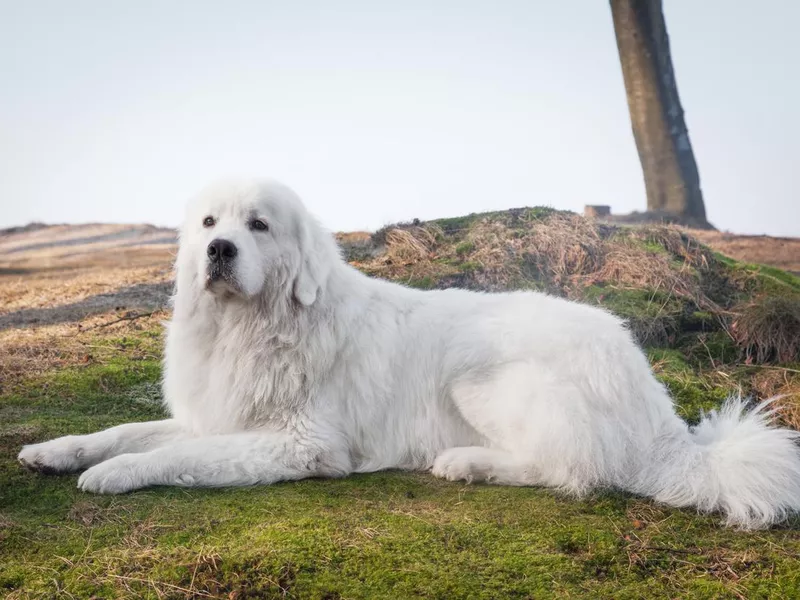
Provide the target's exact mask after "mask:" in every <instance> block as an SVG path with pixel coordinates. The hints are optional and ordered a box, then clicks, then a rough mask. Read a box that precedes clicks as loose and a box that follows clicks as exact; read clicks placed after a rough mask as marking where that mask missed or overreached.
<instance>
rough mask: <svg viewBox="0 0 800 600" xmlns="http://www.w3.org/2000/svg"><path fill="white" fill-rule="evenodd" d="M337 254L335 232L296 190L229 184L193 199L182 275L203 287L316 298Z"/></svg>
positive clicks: (235, 293)
mask: <svg viewBox="0 0 800 600" xmlns="http://www.w3.org/2000/svg"><path fill="white" fill-rule="evenodd" d="M337 258H338V248H337V246H336V243H335V241H334V240H333V237H332V236H331V235H330V234H329V233H327V232H325V231H324V230H322V228H321V227H320V226H319V225H318V224H317V223H316V221H315V220H314V219H313V218H312V217H311V216H310V215H309V214H308V212H307V211H306V209H305V207H304V206H303V204H302V202H301V201H300V199H299V197H298V196H297V194H295V193H294V192H293V191H292V190H291V189H289V188H288V187H286V186H284V185H282V184H280V183H278V182H275V181H269V180H267V181H258V182H225V183H218V184H215V185H213V186H211V187H209V188H207V189H206V190H205V191H203V192H202V193H201V194H199V195H198V196H197V197H196V198H195V199H194V200H192V201H191V202H190V204H189V207H188V210H187V213H186V220H185V222H184V224H183V226H182V228H181V234H180V250H179V253H178V262H177V265H178V272H179V281H178V285H179V293H180V286H181V278H182V277H181V276H182V275H183V278H184V279H186V280H187V281H190V282H191V283H192V284H193V285H194V287H196V288H202V290H203V291H204V293H209V294H214V295H216V296H218V297H220V298H239V299H245V300H246V299H252V298H255V297H257V296H259V295H261V294H264V293H266V292H269V293H271V294H272V295H275V294H281V293H283V294H285V295H286V296H287V297H293V298H294V299H295V300H296V301H297V302H299V303H300V304H303V305H305V306H310V305H311V304H313V303H314V302H315V301H316V299H317V297H318V295H319V292H320V289H321V288H322V287H323V286H324V285H325V282H326V280H327V278H328V276H329V274H330V271H331V269H332V267H333V265H334V264H335V261H336V260H337Z"/></svg>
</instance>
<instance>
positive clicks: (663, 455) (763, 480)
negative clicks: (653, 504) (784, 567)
mask: <svg viewBox="0 0 800 600" xmlns="http://www.w3.org/2000/svg"><path fill="white" fill-rule="evenodd" d="M774 400H775V399H773V400H770V401H767V402H763V403H761V404H760V405H759V406H758V407H757V408H755V409H754V410H751V411H747V410H746V407H745V402H744V401H743V400H742V399H741V398H729V399H728V400H727V401H726V402H725V404H724V405H723V406H722V408H721V409H720V410H719V411H718V412H717V411H712V412H711V413H710V414H709V415H707V416H705V417H704V418H703V420H702V421H701V422H700V423H699V424H698V425H697V426H696V427H694V428H693V429H692V430H688V429H686V428H682V429H681V431H679V432H675V433H672V434H670V435H667V436H664V437H662V438H660V439H658V440H657V442H656V443H655V444H654V446H653V448H652V453H651V454H650V456H649V457H648V460H646V461H645V463H644V465H643V468H642V470H641V471H640V472H639V473H638V474H637V476H636V478H635V479H636V481H635V482H634V485H633V489H632V491H635V492H636V493H639V494H642V495H646V496H651V497H653V498H655V499H656V500H658V501H660V502H663V503H665V504H669V505H671V506H696V507H697V508H698V509H699V510H701V511H703V512H712V511H719V512H721V513H723V514H724V515H725V517H726V523H727V525H730V526H736V527H740V528H742V529H758V528H763V527H769V526H770V525H772V524H773V523H776V522H779V521H783V520H784V519H786V517H787V516H789V515H790V514H791V513H793V512H800V446H798V440H800V433H798V432H796V431H791V430H789V429H778V428H774V427H771V426H770V417H771V416H772V414H773V413H774V410H775V409H774V408H771V405H772V404H773V403H774Z"/></svg>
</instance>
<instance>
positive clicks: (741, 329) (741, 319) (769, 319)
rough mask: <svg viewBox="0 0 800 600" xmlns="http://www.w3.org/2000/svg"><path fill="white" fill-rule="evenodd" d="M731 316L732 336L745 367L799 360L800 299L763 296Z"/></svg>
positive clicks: (739, 308) (738, 308)
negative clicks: (745, 364) (741, 352)
mask: <svg viewBox="0 0 800 600" xmlns="http://www.w3.org/2000/svg"><path fill="white" fill-rule="evenodd" d="M733 312H734V314H735V315H736V316H735V317H734V319H733V322H732V324H731V332H732V333H733V336H734V338H735V339H736V342H737V343H738V345H739V346H740V347H741V348H742V349H743V351H744V355H745V360H746V362H747V363H748V364H749V363H752V362H756V363H766V362H783V363H788V362H793V361H796V360H798V359H800V298H798V297H792V296H780V295H773V296H762V297H760V298H757V299H756V300H754V301H753V302H749V303H747V304H744V305H743V306H738V307H736V308H735V309H734V311H733Z"/></svg>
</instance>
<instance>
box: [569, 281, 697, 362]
mask: <svg viewBox="0 0 800 600" xmlns="http://www.w3.org/2000/svg"><path fill="white" fill-rule="evenodd" d="M581 299H582V300H583V301H585V302H588V303H590V304H597V305H598V306H602V307H603V308H606V309H607V310H609V311H611V312H613V313H614V314H616V315H618V316H620V317H622V318H624V319H625V320H626V321H627V322H628V326H629V327H630V329H631V331H632V333H633V334H634V336H635V337H636V339H637V340H638V341H639V343H640V344H642V345H643V346H658V347H660V346H672V345H674V344H675V342H676V339H677V336H678V334H679V333H680V331H681V325H682V319H683V316H684V314H685V312H686V304H685V302H684V301H682V300H681V299H679V298H676V297H673V296H669V295H667V294H665V293H663V292H660V291H657V290H647V289H620V288H612V287H603V286H598V285H592V286H589V287H587V288H584V290H583V291H582V292H581Z"/></svg>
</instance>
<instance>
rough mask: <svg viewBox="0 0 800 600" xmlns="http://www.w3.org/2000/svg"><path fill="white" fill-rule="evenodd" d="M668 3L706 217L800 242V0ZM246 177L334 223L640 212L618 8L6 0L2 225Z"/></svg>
mask: <svg viewBox="0 0 800 600" xmlns="http://www.w3.org/2000/svg"><path fill="white" fill-rule="evenodd" d="M665 12H666V17H667V25H668V28H669V31H670V34H671V40H672V50H673V58H674V61H675V68H676V73H677V78H678V86H679V91H680V94H681V99H682V101H683V105H684V109H685V110H686V115H687V121H688V125H689V133H690V136H691V139H692V143H693V145H694V148H695V153H696V157H697V160H698V164H699V167H700V175H701V180H702V185H703V191H704V193H705V199H706V208H707V212H708V215H709V218H710V220H711V221H712V222H713V223H714V224H716V225H717V226H718V227H719V228H721V229H729V230H732V231H736V232H742V233H745V232H746V233H770V234H776V235H800V198H798V196H799V195H800V194H799V193H798V190H800V174H799V173H800V171H799V170H798V169H799V166H800V149H799V148H798V140H800V116H799V115H798V113H799V112H800V110H799V109H798V107H800V82H799V78H798V77H797V71H798V64H800V36H798V35H797V33H796V31H797V24H798V22H800V3H798V2H796V1H794V0H762V2H759V3H758V4H756V3H753V2H731V1H730V0H702V2H701V1H698V0H665ZM235 174H243V175H266V176H273V177H277V178H279V179H282V180H283V181H284V182H285V183H288V184H289V185H291V186H292V187H294V188H295V189H297V191H298V192H300V193H301V195H302V196H303V197H304V198H305V200H306V203H307V204H308V205H309V206H310V208H311V209H312V211H313V212H315V213H316V214H317V215H318V216H319V217H320V218H321V219H322V220H323V222H324V223H325V224H326V225H327V226H328V227H330V228H331V229H339V230H354V229H365V228H366V229H375V228H377V227H380V226H381V225H383V224H385V223H387V222H392V221H397V220H407V219H411V218H414V217H418V218H423V219H425V218H433V217H441V216H455V215H460V214H465V213H469V212H474V211H482V210H491V209H500V208H509V207H515V206H523V205H539V204H544V205H550V206H555V207H557V208H565V209H572V210H577V211H580V210H581V209H582V207H583V205H584V204H611V205H612V206H613V209H614V211H615V212H628V211H630V210H633V209H640V210H641V209H643V208H644V206H645V198H644V185H643V183H642V175H641V170H640V167H639V163H638V158H637V155H636V149H635V146H634V142H633V137H632V135H631V132H630V123H629V119H628V113H627V106H626V103H625V95H624V89H623V84H622V76H621V73H620V67H619V62H618V57H617V50H616V45H615V42H614V35H613V29H612V24H611V17H610V9H609V6H608V2H605V1H601V0H569V1H566V2H553V1H549V0H548V1H545V0H540V1H534V0H520V1H510V0H508V1H497V2H486V1H480V2H477V1H467V0H458V1H455V0H454V1H442V0H439V1H435V2H432V1H430V0H403V1H402V2H401V1H396V2H388V1H380V0H378V1H375V0H373V1H364V2H360V1H354V0H339V1H338V2H329V1H318V2H312V1H308V0H293V1H291V2H286V1H283V2H277V1H253V2H243V1H226V2H208V1H197V0H195V1H184V2H178V1H174V0H173V1H166V0H159V1H152V0H135V1H134V0H127V1H121V0H94V1H88V0H70V1H69V2H66V1H61V0H51V1H43V0H24V1H23V0H14V1H10V0H0V208H1V209H0V227H2V226H9V225H18V224H24V223H26V222H29V221H32V220H40V221H45V222H50V223H54V222H74V223H77V222H86V221H94V222H97V221H102V222H151V223H156V224H159V225H176V224H178V223H179V221H180V219H181V215H182V210H183V205H184V203H185V200H186V198H187V197H188V196H190V195H191V194H192V193H194V192H196V191H197V190H198V189H199V188H201V187H202V186H204V185H205V184H206V183H208V182H209V181H211V180H213V179H215V178H217V177H220V176H229V175H235Z"/></svg>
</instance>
